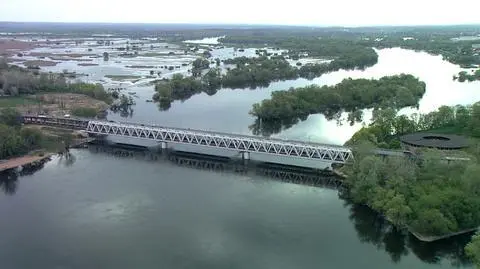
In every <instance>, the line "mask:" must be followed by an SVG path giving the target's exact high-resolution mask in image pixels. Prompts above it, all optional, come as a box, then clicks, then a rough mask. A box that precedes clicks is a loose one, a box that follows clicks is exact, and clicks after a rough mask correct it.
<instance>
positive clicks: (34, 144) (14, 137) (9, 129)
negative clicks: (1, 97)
mask: <svg viewBox="0 0 480 269" xmlns="http://www.w3.org/2000/svg"><path fill="white" fill-rule="evenodd" d="M20 116H21V115H20V114H19V113H18V112H16V111H15V110H14V109H12V108H5V109H2V110H1V111H0V159H6V158H9V157H14V156H19V155H23V154H25V153H28V152H29V151H32V150H36V149H40V148H49V149H55V150H56V149H57V148H58V146H59V145H60V144H59V143H58V141H54V139H53V138H52V137H48V136H45V135H44V134H43V133H42V132H41V131H40V130H38V129H35V128H21V117H20ZM63 139H65V138H63Z"/></svg>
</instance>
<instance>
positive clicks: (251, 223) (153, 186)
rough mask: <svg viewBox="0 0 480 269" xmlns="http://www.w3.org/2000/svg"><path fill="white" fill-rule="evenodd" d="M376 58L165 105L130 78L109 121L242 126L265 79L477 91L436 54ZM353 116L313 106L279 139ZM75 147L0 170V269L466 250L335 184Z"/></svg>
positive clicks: (325, 130) (460, 262) (337, 132)
mask: <svg viewBox="0 0 480 269" xmlns="http://www.w3.org/2000/svg"><path fill="white" fill-rule="evenodd" d="M379 55H380V57H379V62H378V64H377V65H375V66H373V67H371V68H367V69H366V70H364V71H360V70H357V71H339V72H334V73H331V74H326V75H324V76H322V77H320V78H317V79H315V80H313V81H308V80H304V79H299V80H296V81H284V82H276V83H272V84H271V85H270V86H269V87H268V88H265V89H257V90H248V89H247V90H240V89H236V90H232V89H224V90H221V91H219V92H218V93H217V94H216V95H214V96H207V95H206V94H199V95H195V96H193V97H192V98H190V99H188V100H186V101H184V102H181V101H177V102H174V103H173V104H172V107H171V108H170V109H169V110H168V111H163V112H161V111H159V110H158V108H157V106H156V105H155V104H152V103H147V102H145V101H146V100H147V99H150V98H151V96H152V94H153V87H152V86H134V87H130V88H129V89H128V90H129V91H135V92H136V93H137V95H138V96H139V98H138V99H137V105H136V106H135V107H134V113H133V115H132V116H131V118H128V119H125V118H122V117H120V116H119V115H116V114H111V115H109V119H113V120H128V121H138V122H144V123H156V124H161V125H167V126H178V127H186V128H198V129H207V130H217V131H226V132H233V133H244V134H249V133H250V130H249V129H248V125H249V124H251V123H252V121H253V119H252V118H251V117H250V116H249V115H248V111H249V109H250V108H251V105H252V104H253V103H255V102H258V101H261V100H262V99H264V98H268V97H269V96H270V93H271V92H272V91H274V90H281V89H287V88H288V87H291V86H304V85H308V84H311V83H320V84H329V85H331V84H335V83H338V82H339V81H341V80H342V79H343V78H345V77H349V76H351V77H368V78H370V77H381V76H383V75H390V74H397V73H400V72H408V73H412V74H414V75H416V76H418V77H420V79H421V80H423V81H425V82H426V83H427V92H426V94H425V97H424V98H423V99H422V100H421V102H420V111H421V112H428V111H431V110H433V109H435V108H437V107H439V106H441V105H445V104H446V105H454V104H471V103H473V102H475V101H476V100H478V97H480V95H479V94H478V93H477V92H476V91H478V90H479V85H480V84H479V83H478V82H475V83H464V84H461V83H458V82H454V81H452V75H453V74H455V73H457V72H458V71H460V70H461V69H460V68H459V67H458V66H455V65H452V64H449V63H447V62H445V61H443V60H442V59H441V57H438V56H431V55H428V54H426V53H421V52H413V51H407V50H402V49H385V50H380V51H379ZM410 112H411V111H408V110H404V113H410ZM360 126H361V125H360V124H357V125H355V126H348V125H343V126H337V124H336V122H331V121H326V120H325V118H324V117H323V116H321V115H311V116H310V117H309V118H308V119H307V120H306V121H304V122H301V123H299V124H297V125H295V126H293V127H292V128H290V129H288V130H285V131H283V132H282V133H280V134H279V135H278V136H279V137H288V138H293V139H305V140H312V141H317V142H323V143H334V144H342V143H343V142H344V141H345V140H347V139H348V138H349V137H350V136H351V134H353V133H354V132H355V130H357V129H358V128H359V127H360ZM73 155H74V156H75V162H73V164H70V165H67V164H66V162H65V160H60V159H58V158H57V159H54V160H52V161H51V162H48V163H47V164H46V165H45V167H44V168H43V169H41V170H39V171H37V172H36V173H34V174H33V175H28V176H22V177H20V178H18V179H10V180H7V181H5V179H3V180H2V181H0V183H1V187H2V189H3V190H5V192H6V193H7V194H5V195H4V194H3V193H0V214H2V216H3V217H2V218H1V219H0V230H1V231H3V233H2V236H1V237H0V259H1V261H2V266H1V268H2V269H3V268H5V269H17V268H22V269H29V268H116V269H120V268H146V269H148V268H209V269H210V268H259V269H260V268H261V269H264V268H276V269H281V268H302V269H303V268H405V269H412V268H422V269H423V268H457V267H465V268H471V267H470V265H469V264H468V262H466V261H465V258H464V257H463V256H462V250H463V247H464V245H465V243H466V242H467V241H468V240H469V237H468V235H467V236H460V237H456V238H454V239H450V240H444V241H440V242H436V243H429V244H426V243H421V242H419V241H417V240H416V239H414V238H412V237H411V236H410V235H405V234H402V233H399V232H397V231H395V229H393V228H392V227H391V226H389V225H388V224H387V223H385V222H384V221H383V220H382V218H381V217H379V216H378V215H376V214H375V213H374V212H372V211H371V210H369V209H367V208H364V207H360V206H352V205H349V204H348V203H347V202H346V201H344V200H343V199H342V198H340V197H339V195H338V191H337V190H334V189H329V188H321V187H310V186H304V185H298V184H290V183H284V182H279V181H274V180H270V179H269V178H267V177H265V176H260V175H257V174H238V173H234V172H232V171H225V172H213V171H207V170H198V169H192V168H187V167H182V166H178V165H176V164H175V163H172V162H170V161H167V160H164V159H163V158H160V160H157V161H149V160H145V159H142V158H120V157H116V156H112V155H110V154H106V153H97V152H96V151H95V150H87V149H82V150H73Z"/></svg>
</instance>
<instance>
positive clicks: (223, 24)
mask: <svg viewBox="0 0 480 269" xmlns="http://www.w3.org/2000/svg"><path fill="white" fill-rule="evenodd" d="M5 23H14V24H30V23H32V24H54V23H57V24H110V25H113V24H136V25H147V24H150V25H204V26H270V27H275V26H281V27H314V28H374V27H438V26H444V27H445V26H450V27H451V26H478V27H480V23H457V24H455V23H453V24H365V25H335V24H324V25H322V24H275V23H237V22H225V23H220V22H92V21H89V22H67V21H2V20H0V24H5Z"/></svg>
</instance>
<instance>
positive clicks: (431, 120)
mask: <svg viewBox="0 0 480 269" xmlns="http://www.w3.org/2000/svg"><path fill="white" fill-rule="evenodd" d="M420 131H429V132H441V133H453V134H463V135H467V136H470V137H474V138H480V102H478V103H475V104H473V105H469V106H462V105H457V106H441V107H440V108H438V109H437V110H435V111H432V112H430V113H427V114H417V113H414V114H412V115H410V116H406V115H397V111H396V110H395V109H392V108H385V109H375V110H374V111H373V113H372V122H371V123H370V124H369V126H366V127H363V128H362V129H360V130H359V131H357V132H356V133H355V134H354V135H353V136H352V138H350V140H349V141H347V143H346V145H356V144H358V143H361V142H363V141H368V142H369V143H371V144H373V145H375V146H376V147H380V148H389V149H398V148H400V141H399V137H400V136H401V135H404V134H408V133H414V132H420ZM479 157H480V155H479Z"/></svg>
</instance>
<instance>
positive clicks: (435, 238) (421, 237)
mask: <svg viewBox="0 0 480 269" xmlns="http://www.w3.org/2000/svg"><path fill="white" fill-rule="evenodd" d="M407 229H408V232H410V233H411V234H412V235H413V236H415V238H417V239H418V240H420V241H422V242H434V241H438V240H442V239H447V238H450V237H454V236H457V235H463V234H468V233H473V232H475V231H477V230H479V229H480V227H477V228H473V229H467V230H463V231H459V232H455V233H450V234H445V235H438V236H425V235H421V234H419V233H417V232H415V231H413V230H412V229H410V228H407Z"/></svg>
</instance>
